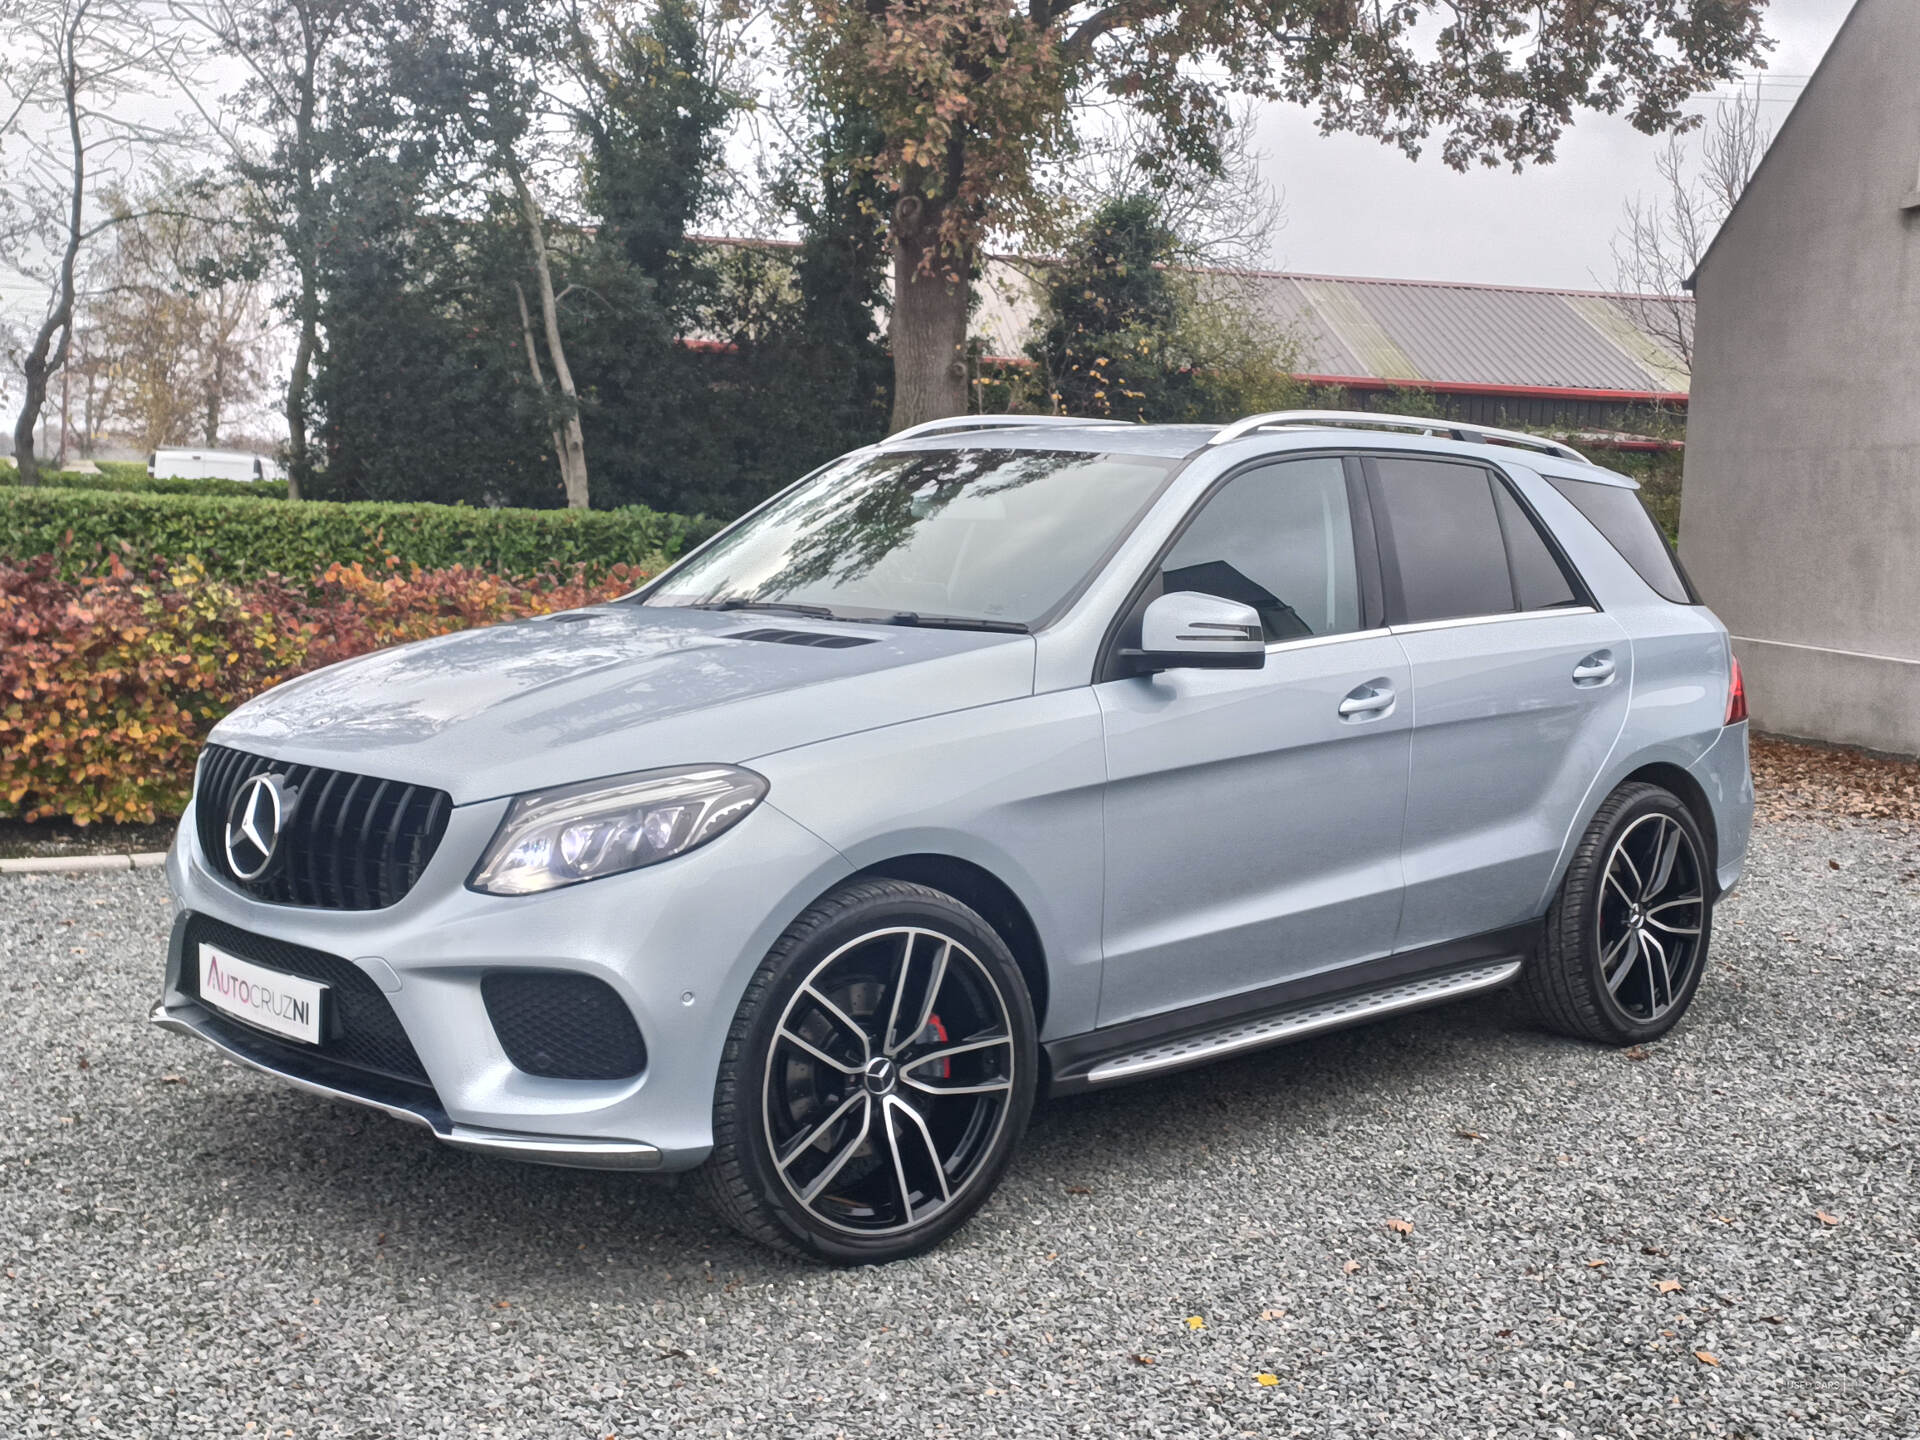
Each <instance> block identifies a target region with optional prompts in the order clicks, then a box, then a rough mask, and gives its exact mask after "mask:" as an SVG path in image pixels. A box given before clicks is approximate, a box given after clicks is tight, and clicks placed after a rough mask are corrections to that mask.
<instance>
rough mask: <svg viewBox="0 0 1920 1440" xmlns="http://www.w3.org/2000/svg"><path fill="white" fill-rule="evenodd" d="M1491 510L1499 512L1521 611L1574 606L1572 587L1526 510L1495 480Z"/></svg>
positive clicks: (1510, 492) (1515, 597) (1514, 589)
mask: <svg viewBox="0 0 1920 1440" xmlns="http://www.w3.org/2000/svg"><path fill="white" fill-rule="evenodd" d="M1493 503H1494V508H1495V509H1497V510H1498V511H1499V512H1500V530H1501V533H1502V534H1504V535H1505V536H1506V537H1507V559H1508V561H1509V562H1510V563H1511V564H1512V566H1513V598H1514V601H1515V603H1517V604H1518V605H1519V607H1520V608H1521V609H1522V610H1551V609H1552V608H1553V607H1554V606H1556V605H1573V604H1577V603H1578V601H1579V597H1578V596H1577V595H1575V594H1574V590H1573V583H1572V582H1571V581H1570V580H1568V579H1567V572H1566V571H1564V570H1562V569H1561V568H1560V561H1559V558H1558V557H1557V556H1555V554H1554V553H1553V548H1552V547H1551V546H1550V545H1548V544H1547V541H1546V537H1544V536H1543V535H1541V533H1540V527H1539V526H1538V525H1536V524H1535V523H1534V521H1533V517H1532V516H1531V515H1529V514H1527V511H1526V507H1525V506H1523V505H1522V504H1521V503H1520V502H1519V501H1518V500H1517V499H1515V498H1514V495H1513V492H1512V491H1511V490H1509V489H1508V488H1507V487H1506V486H1505V485H1502V484H1501V483H1500V482H1499V481H1498V480H1496V481H1494V482H1493Z"/></svg>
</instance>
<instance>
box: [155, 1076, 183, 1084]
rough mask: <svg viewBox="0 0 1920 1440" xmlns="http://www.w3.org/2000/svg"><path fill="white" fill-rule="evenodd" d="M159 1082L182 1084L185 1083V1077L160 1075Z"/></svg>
mask: <svg viewBox="0 0 1920 1440" xmlns="http://www.w3.org/2000/svg"><path fill="white" fill-rule="evenodd" d="M160 1083H161V1084H162V1085H184V1084H186V1083H187V1077H186V1076H184V1075H162V1076H161V1077H160Z"/></svg>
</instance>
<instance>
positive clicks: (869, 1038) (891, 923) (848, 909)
mask: <svg viewBox="0 0 1920 1440" xmlns="http://www.w3.org/2000/svg"><path fill="white" fill-rule="evenodd" d="M1037 1073H1038V1047H1037V1042H1036V1039H1035V1031H1034V1020H1033V1009H1032V1004H1031V1002H1030V1000H1029V998H1028V996H1027V992H1026V987H1025V985H1024V983H1023V982H1022V980H1021V977H1020V971H1019V967H1018V965H1017V964H1015V962H1014V959H1013V956H1012V955H1011V954H1010V953H1009V952H1008V950H1007V947H1006V945H1005V943H1004V942H1002V941H1001V939H1000V937H999V936H998V935H997V934H995V933H994V931H993V929H992V928H991V927H990V926H989V925H988V924H987V923H986V921H984V920H983V919H981V918H980V916H979V915H977V914H975V913H974V912H973V911H972V910H970V909H968V908H967V907H966V906H965V905H962V904H961V903H960V902H959V901H957V900H955V899H953V898H952V897H951V896H949V895H945V894H942V893H941V892H939V891H937V890H933V889H929V888H928V887H926V886H922V885H914V884H909V883H907V882H905V881H898V880H873V881H859V882H855V883H853V884H850V885H847V886H844V887H842V888H841V889H839V890H837V891H835V892H834V893H832V894H831V895H829V896H827V897H826V898H825V899H824V900H822V901H820V902H819V903H817V904H816V905H814V906H813V907H812V908H811V909H809V910H808V911H807V912H806V913H805V914H804V915H802V916H801V917H800V919H799V920H797V921H795V922H794V924H793V925H792V926H791V927H790V928H789V929H788V930H787V932H786V933H785V934H784V935H783V936H781V938H780V940H779V941H778V942H777V943H776V944H775V945H774V947H773V949H772V950H771V951H770V952H769V953H768V955H767V958H766V960H765V961H764V962H762V964H761V966H760V968H759V970H758V971H757V972H756V973H755V975H754V978H753V980H752V981H751V982H750V983H749V984H748V986H747V992H746V995H745V996H744V997H743V998H742V1000H741V1002H740V1008H739V1011H738V1013H737V1014H736V1016H735V1018H734V1023H733V1028H732V1030H731V1031H730V1032H729V1034H728V1037H727V1046H726V1050H725V1052H724V1054H723V1056H722V1060H721V1066H720V1077H719V1083H718V1086H717V1087H716V1090H715V1095H714V1111H713V1118H714V1151H713V1156H712V1158H711V1159H709V1161H708V1162H707V1164H706V1166H705V1167H704V1168H703V1169H702V1170H701V1172H700V1174H701V1180H702V1184H703V1186H704V1189H705V1192H706V1194H707V1196H708V1199H709V1201H710V1202H711V1203H712V1205H713V1206H714V1208H715V1209H716V1210H717V1211H718V1212H719V1213H720V1214H721V1215H722V1216H723V1217H724V1218H726V1219H727V1220H728V1221H730V1222H731V1223H732V1224H733V1225H735V1226H736V1227H737V1228H739V1229H740V1230H742V1231H744V1232H745V1233H746V1234H748V1235H750V1236H752V1237H753V1238H755V1239H757V1240H761V1241H765V1242H767V1243H769V1244H772V1245H776V1246H780V1247H782V1248H784V1249H788V1250H792V1251H797V1252H799V1253H802V1254H808V1255H813V1256H816V1257H818V1258H820V1259H824V1260H829V1261H833V1262H836V1263H841V1264H858V1263H863V1262H876V1261H884V1260H896V1259H901V1258H903V1257H905V1256H909V1255H914V1254H918V1253H920V1252H921V1251H924V1250H927V1249H929V1248H931V1247H932V1246H934V1245H937V1244H939V1243H940V1242H941V1241H942V1240H944V1239H945V1238H946V1237H947V1236H948V1235H950V1234H952V1233H953V1231H955V1230H956V1229H958V1228H959V1227H960V1226H961V1225H962V1224H964V1223H965V1222H966V1220H967V1218H968V1217H969V1216H971V1215H972V1214H973V1212H974V1211H975V1210H977V1209H978V1208H979V1207H980V1205H981V1204H982V1202H984V1201H985V1200H986V1198H987V1196H988V1195H989V1194H991V1193H992V1191H993V1189H994V1187H995V1186H996V1185H998V1184H999V1181H1000V1177H1001V1175H1002V1174H1003V1173H1004V1172H1005V1170H1006V1167H1007V1163H1008V1161H1009V1160H1010V1159H1011V1158H1012V1155H1013V1152H1014V1149H1015V1147H1016V1146H1017V1145H1018V1143H1019V1140H1020V1137H1021V1134H1022V1133H1023V1132H1024V1130H1025V1128H1026V1122H1027V1115H1028V1112H1029V1111H1030V1110H1031V1109H1032V1105H1033V1096H1034V1087H1035V1081H1036V1078H1037Z"/></svg>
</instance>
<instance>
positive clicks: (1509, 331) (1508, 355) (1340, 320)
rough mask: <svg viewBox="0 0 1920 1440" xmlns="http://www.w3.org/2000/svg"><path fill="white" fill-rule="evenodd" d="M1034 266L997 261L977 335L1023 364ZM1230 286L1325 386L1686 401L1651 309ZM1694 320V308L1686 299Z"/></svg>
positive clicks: (1388, 286) (1381, 284)
mask: <svg viewBox="0 0 1920 1440" xmlns="http://www.w3.org/2000/svg"><path fill="white" fill-rule="evenodd" d="M1032 269H1033V266H1032V265H1031V263H1030V262H1026V261H1014V260H1008V259H1000V258H995V259H993V260H990V261H989V262H988V264H987V266H986V273H985V275H984V276H983V280H984V283H983V285H982V286H981V289H982V292H983V294H982V303H981V306H980V308H979V309H978V310H977V311H976V312H975V321H974V323H975V328H976V330H978V331H980V332H982V333H984V335H985V336H986V339H987V342H988V348H989V350H990V351H992V352H993V353H995V354H1000V355H1008V356H1012V355H1019V354H1020V353H1021V352H1022V350H1023V348H1024V346H1025V344H1026V342H1027V340H1028V338H1029V336H1030V333H1031V327H1032V326H1033V324H1034V323H1035V320H1036V318H1037V316H1038V314H1039V304H1038V301H1037V293H1036V289H1035V284H1034V281H1033V279H1032V278H1030V276H1031V272H1032ZM1211 273H1213V274H1217V275H1218V276H1219V283H1220V284H1221V285H1223V286H1229V285H1230V286H1232V287H1233V288H1234V289H1235V290H1236V291H1237V292H1238V298H1240V299H1241V301H1242V303H1245V304H1247V305H1249V306H1251V307H1252V308H1254V309H1256V310H1258V311H1260V312H1261V313H1262V314H1264V315H1265V316H1266V317H1267V318H1268V319H1269V320H1270V321H1272V322H1273V323H1275V324H1276V326H1277V327H1279V328H1281V329H1283V330H1285V331H1286V332H1288V333H1290V334H1291V335H1292V336H1293V337H1294V338H1295V340H1296V341H1297V342H1298V344H1299V346H1300V351H1301V355H1300V361H1299V364H1298V370H1299V372H1300V373H1301V374H1303V375H1307V376H1313V377H1337V378H1341V379H1353V380H1368V379H1371V380H1383V381H1398V382H1400V383H1402V384H1408V383H1411V384H1416V385H1418V384H1433V385H1445V386H1449V387H1452V386H1466V387H1476V386H1484V387H1487V388H1489V389H1539V390H1553V391H1593V392H1606V393H1609V394H1614V395H1620V396H1626V395H1645V396H1662V397H1668V396H1674V395H1680V394H1684V393H1685V392H1686V389H1687V366H1686V361H1685V360H1684V359H1683V358H1682V357H1681V356H1680V355H1679V354H1678V353H1676V352H1675V350H1674V349H1673V348H1672V346H1671V345H1670V344H1668V343H1667V342H1666V341H1664V340H1662V339H1661V338H1660V336H1659V335H1658V333H1656V329H1655V327H1652V326H1650V325H1648V324H1646V323H1644V321H1645V319H1646V317H1647V315H1648V310H1649V307H1650V306H1651V305H1661V306H1664V305H1666V304H1668V303H1669V302H1667V301H1665V300H1657V301H1649V300H1644V299H1641V298H1639V297H1634V296H1623V295H1609V294H1606V293H1604V292H1598V291H1583V290H1541V289H1532V288H1527V287H1521V286H1499V285H1466V284H1453V283H1447V282H1440V281H1429V280H1378V279H1365V278H1358V277H1352V276H1339V275H1292V274H1285V273H1281V272H1274V271H1252V272H1248V271H1218V272H1211ZM1673 303H1677V304H1679V305H1680V306H1681V307H1683V311H1684V312H1685V313H1687V314H1690V313H1691V306H1692V301H1691V299H1690V298H1686V297H1682V298H1681V299H1680V300H1678V301H1677V302H1673Z"/></svg>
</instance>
